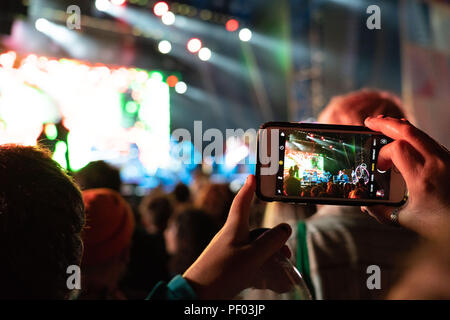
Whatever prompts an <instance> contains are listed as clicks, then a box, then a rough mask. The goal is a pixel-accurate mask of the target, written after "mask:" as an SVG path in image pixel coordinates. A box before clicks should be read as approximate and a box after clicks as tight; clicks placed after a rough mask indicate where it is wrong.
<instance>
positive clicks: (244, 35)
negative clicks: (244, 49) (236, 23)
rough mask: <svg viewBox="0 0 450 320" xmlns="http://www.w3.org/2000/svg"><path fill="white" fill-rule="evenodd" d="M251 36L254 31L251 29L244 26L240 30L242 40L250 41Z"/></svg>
mask: <svg viewBox="0 0 450 320" xmlns="http://www.w3.org/2000/svg"><path fill="white" fill-rule="evenodd" d="M251 38H252V32H251V31H250V29H247V28H244V29H242V30H241V31H239V39H241V41H244V42H247V41H250V39H251Z"/></svg>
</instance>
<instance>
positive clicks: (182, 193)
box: [172, 182, 191, 204]
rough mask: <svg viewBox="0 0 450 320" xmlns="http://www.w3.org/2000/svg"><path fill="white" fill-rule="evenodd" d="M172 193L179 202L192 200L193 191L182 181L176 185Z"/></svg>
mask: <svg viewBox="0 0 450 320" xmlns="http://www.w3.org/2000/svg"><path fill="white" fill-rule="evenodd" d="M172 194H173V196H174V198H175V201H176V202H177V203H178V204H182V203H189V201H190V200H191V191H190V190H189V187H188V186H187V185H185V184H184V183H181V182H180V183H178V184H177V185H176V186H175V188H174V189H173V192H172Z"/></svg>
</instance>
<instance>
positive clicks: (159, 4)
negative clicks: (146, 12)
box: [153, 1, 169, 17]
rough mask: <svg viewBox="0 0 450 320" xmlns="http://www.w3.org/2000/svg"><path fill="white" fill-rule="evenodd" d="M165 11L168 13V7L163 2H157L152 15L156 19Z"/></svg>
mask: <svg viewBox="0 0 450 320" xmlns="http://www.w3.org/2000/svg"><path fill="white" fill-rule="evenodd" d="M167 11H169V5H168V4H167V3H166V2H164V1H160V2H157V3H156V4H155V5H154V7H153V13H154V14H155V15H156V16H158V17H161V16H162V15H163V14H164V13H166V12H167Z"/></svg>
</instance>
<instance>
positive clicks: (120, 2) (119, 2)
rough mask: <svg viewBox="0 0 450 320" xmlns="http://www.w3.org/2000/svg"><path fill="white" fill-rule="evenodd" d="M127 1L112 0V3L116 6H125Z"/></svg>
mask: <svg viewBox="0 0 450 320" xmlns="http://www.w3.org/2000/svg"><path fill="white" fill-rule="evenodd" d="M125 2H127V0H111V3H112V4H113V5H115V6H123V5H124V4H125Z"/></svg>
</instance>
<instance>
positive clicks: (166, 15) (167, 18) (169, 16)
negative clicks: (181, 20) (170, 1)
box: [161, 11, 175, 26]
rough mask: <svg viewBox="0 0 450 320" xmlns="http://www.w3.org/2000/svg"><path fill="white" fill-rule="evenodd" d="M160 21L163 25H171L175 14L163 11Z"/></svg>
mask: <svg viewBox="0 0 450 320" xmlns="http://www.w3.org/2000/svg"><path fill="white" fill-rule="evenodd" d="M161 21H162V22H163V23H164V24H165V25H167V26H170V25H172V24H174V23H175V15H174V14H173V13H172V12H170V11H167V12H166V13H164V14H163V16H162V17H161Z"/></svg>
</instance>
